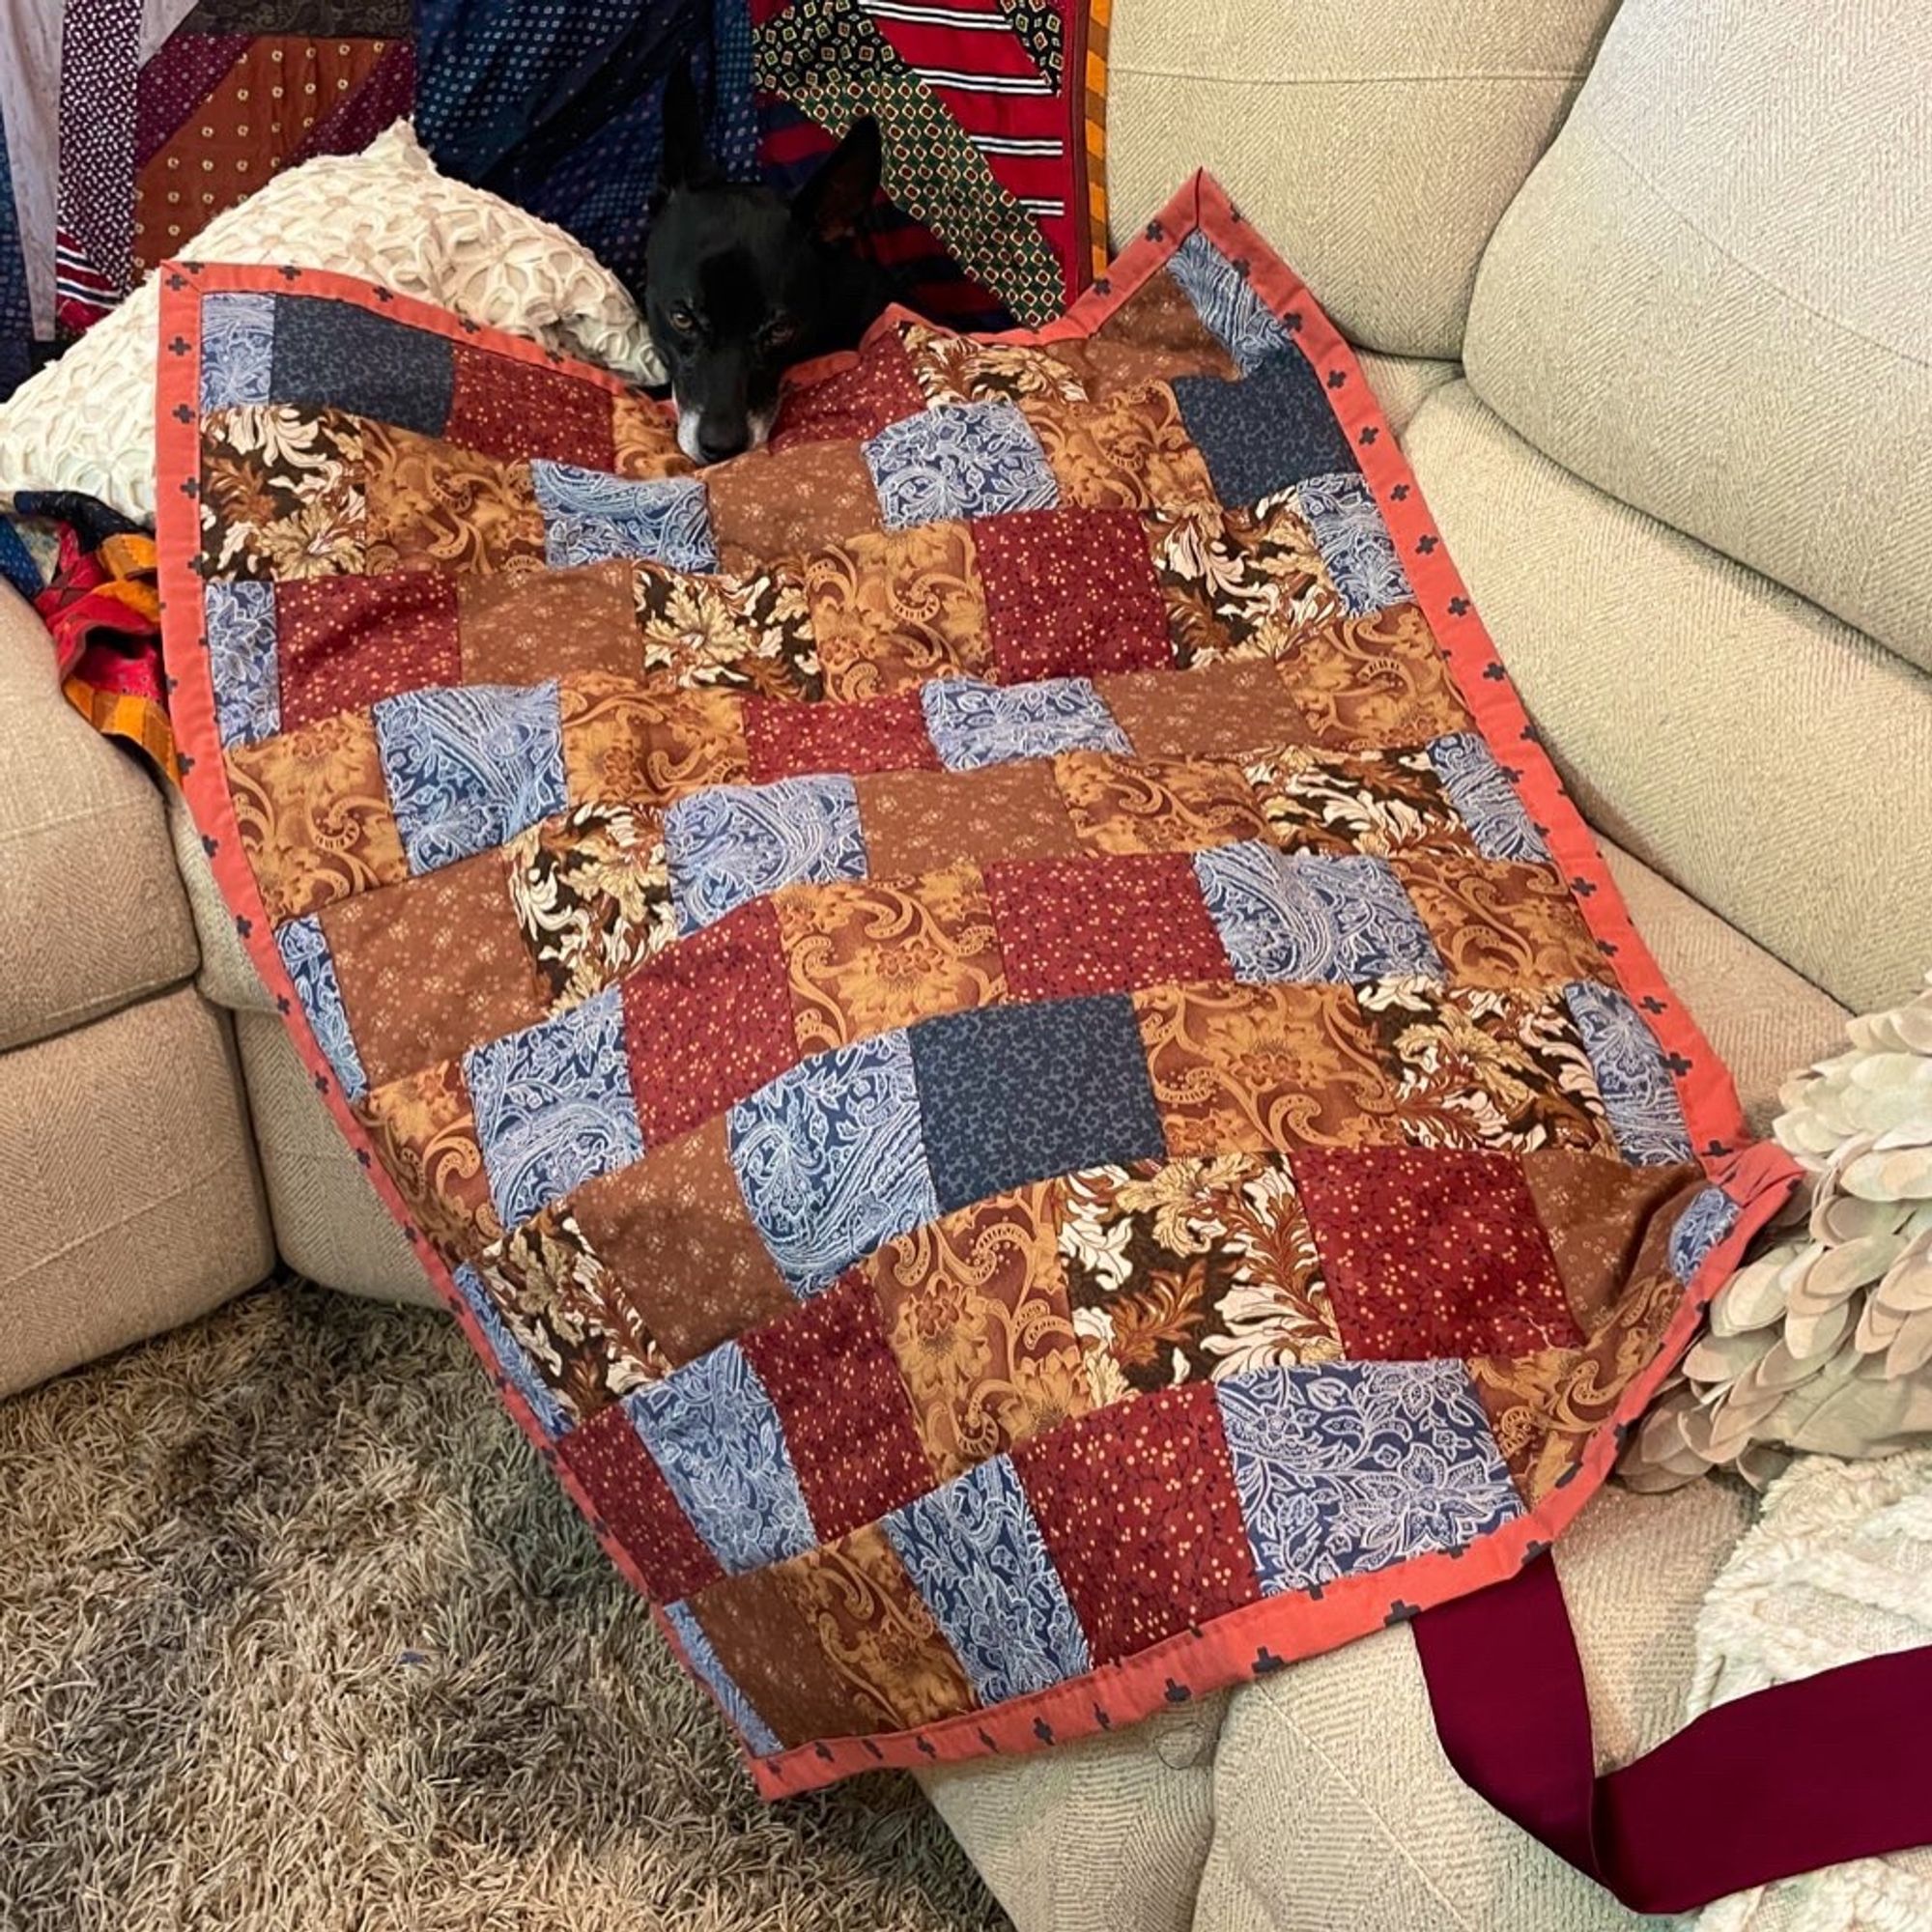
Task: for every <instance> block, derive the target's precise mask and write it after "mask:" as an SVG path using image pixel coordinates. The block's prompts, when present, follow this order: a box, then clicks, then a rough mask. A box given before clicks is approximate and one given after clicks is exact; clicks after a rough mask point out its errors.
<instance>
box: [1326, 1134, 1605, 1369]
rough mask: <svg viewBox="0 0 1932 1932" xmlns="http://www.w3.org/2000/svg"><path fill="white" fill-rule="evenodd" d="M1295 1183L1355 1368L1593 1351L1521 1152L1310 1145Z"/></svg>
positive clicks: (1343, 1337)
mask: <svg viewBox="0 0 1932 1932" xmlns="http://www.w3.org/2000/svg"><path fill="white" fill-rule="evenodd" d="M1294 1175H1295V1179H1296V1180H1297V1181H1298V1182H1299V1183H1300V1187H1301V1198H1302V1201H1303V1203H1304V1205H1305V1206H1306V1208H1307V1209H1308V1219H1309V1225H1310V1226H1311V1227H1312V1228H1313V1229H1314V1231H1315V1240H1316V1245H1317V1246H1318V1247H1319V1248H1320V1250H1321V1264H1322V1268H1323V1271H1324V1272H1325V1273H1326V1275H1327V1278H1328V1290H1329V1294H1330V1296H1331V1297H1332V1299H1333V1301H1334V1305H1335V1314H1336V1318H1337V1320H1338V1321H1339V1322H1340V1324H1341V1329H1342V1339H1343V1341H1344V1343H1345V1344H1346V1346H1347V1350H1348V1352H1349V1354H1350V1357H1351V1358H1354V1359H1361V1358H1364V1357H1378V1358H1381V1359H1384V1360H1392V1361H1422V1360H1425V1359H1428V1358H1430V1357H1433V1356H1447V1355H1485V1354H1518V1355H1522V1354H1533V1353H1534V1352H1535V1351H1536V1350H1539V1349H1556V1348H1575V1347H1577V1345H1578V1344H1579V1343H1580V1342H1581V1341H1582V1339H1583V1337H1582V1332H1581V1330H1580V1329H1578V1327H1577V1322H1576V1318H1575V1317H1574V1316H1573V1315H1572V1314H1571V1312H1570V1304H1569V1302H1568V1300H1567V1299H1566V1298H1565V1296H1564V1293H1563V1283H1562V1280H1561V1278H1560V1276H1559V1275H1558V1273H1557V1268H1556V1258H1555V1255H1554V1254H1553V1253H1552V1252H1551V1249H1550V1245H1549V1240H1548V1236H1546V1235H1545V1234H1544V1232H1543V1223H1542V1221H1541V1220H1540V1219H1539V1218H1538V1216H1537V1212H1536V1200H1535V1197H1534V1196H1533V1195H1532V1194H1531V1193H1530V1191H1529V1185H1528V1183H1527V1182H1526V1181H1525V1180H1524V1179H1523V1174H1522V1169H1521V1167H1520V1165H1519V1164H1518V1162H1517V1161H1516V1160H1515V1159H1513V1158H1512V1157H1511V1156H1509V1155H1507V1154H1499V1153H1486V1152H1475V1151H1466V1150H1461V1149H1455V1148H1427V1149H1423V1148H1397V1147H1383V1148H1350V1149H1310V1150H1308V1151H1305V1152H1302V1153H1299V1154H1297V1155H1296V1156H1295V1158H1294Z"/></svg>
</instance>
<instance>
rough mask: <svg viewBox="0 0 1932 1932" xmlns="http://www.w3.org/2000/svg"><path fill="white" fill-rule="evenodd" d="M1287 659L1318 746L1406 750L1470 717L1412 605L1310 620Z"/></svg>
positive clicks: (1463, 726) (1463, 725)
mask: <svg viewBox="0 0 1932 1932" xmlns="http://www.w3.org/2000/svg"><path fill="white" fill-rule="evenodd" d="M1285 663H1286V667H1287V674H1288V677H1289V679H1290V681H1291V688H1292V689H1293V693H1294V696H1295V699H1296V701H1297V702H1298V703H1299V704H1300V706H1301V710H1302V715H1303V716H1304V717H1305V718H1306V719H1307V720H1308V724H1309V730H1310V734H1311V736H1312V737H1313V738H1314V740H1315V742H1316V743H1317V744H1318V745H1326V746H1329V747H1331V748H1332V749H1334V750H1337V751H1350V750H1357V749H1368V748H1373V747H1376V746H1378V745H1390V746H1397V747H1402V748H1407V747H1409V746H1413V745H1420V744H1424V743H1426V742H1427V741H1428V740H1429V739H1431V738H1435V737H1437V736H1439V735H1441V734H1442V733H1444V732H1458V731H1466V730H1468V729H1469V728H1470V727H1471V725H1473V723H1474V721H1473V720H1472V719H1471V718H1470V716H1469V709H1468V706H1467V705H1465V704H1464V703H1463V699H1462V697H1461V696H1460V695H1459V693H1458V692H1457V690H1456V682H1455V680H1454V679H1453V678H1452V677H1451V676H1450V675H1449V667H1448V665H1447V663H1446V662H1445V661H1444V659H1443V656H1442V653H1441V651H1440V649H1438V648H1437V646H1436V642H1435V638H1434V637H1433V636H1432V635H1431V633H1430V629H1429V626H1428V624H1427V623H1426V622H1425V621H1424V620H1423V615H1422V612H1421V611H1418V610H1417V609H1416V608H1415V606H1414V605H1413V604H1394V605H1391V606H1390V607H1389V608H1388V609H1387V610H1386V611H1377V612H1376V614H1375V615H1374V616H1372V617H1338V618H1336V619H1334V620H1333V621H1332V622H1325V623H1320V624H1313V625H1309V626H1307V627H1306V628H1304V629H1302V630H1299V631H1297V632H1295V634H1294V636H1293V639H1292V641H1291V644H1290V647H1289V650H1288V654H1287V658H1286V660H1285ZM1450 796H1451V798H1452V799H1453V798H1454V797H1455V793H1454V791H1453V790H1452V791H1451V793H1450Z"/></svg>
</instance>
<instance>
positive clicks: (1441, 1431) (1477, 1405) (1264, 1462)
mask: <svg viewBox="0 0 1932 1932" xmlns="http://www.w3.org/2000/svg"><path fill="white" fill-rule="evenodd" d="M1214 1399H1215V1401H1216V1402H1217V1403H1219V1405H1220V1407H1221V1426H1222V1429H1223V1430H1224V1432H1225V1433H1226V1435H1227V1437H1228V1455H1229V1460H1230V1461H1231V1462H1232V1463H1233V1464H1234V1468H1235V1490H1236V1493H1237V1494H1238V1495H1239V1497H1240V1499H1241V1518H1242V1520H1243V1521H1244V1522H1245V1523H1246V1525H1247V1531H1248V1547H1249V1548H1250V1549H1251V1550H1252V1551H1253V1552H1254V1559H1255V1574H1256V1575H1257V1576H1258V1577H1260V1578H1261V1585H1262V1593H1263V1595H1264V1596H1270V1597H1272V1596H1279V1595H1280V1594H1281V1593H1282V1592H1283V1591H1285V1590H1306V1589H1310V1588H1320V1586H1321V1585H1322V1584H1323V1583H1330V1582H1333V1581H1334V1580H1335V1579H1336V1578H1337V1577H1355V1576H1360V1575H1362V1574H1363V1573H1365V1572H1367V1571H1371V1570H1386V1569H1387V1568H1388V1567H1389V1565H1390V1564H1392V1563H1400V1562H1402V1561H1404V1559H1405V1558H1406V1557H1410V1556H1419V1555H1423V1554H1425V1553H1426V1552H1428V1551H1430V1550H1435V1549H1461V1548H1464V1547H1465V1546H1467V1545H1468V1544H1470V1543H1472V1542H1474V1541H1475V1539H1476V1538H1477V1537H1479V1536H1482V1535H1484V1534H1485V1533H1486V1532H1487V1531H1490V1530H1492V1529H1497V1528H1500V1527H1501V1525H1502V1524H1504V1523H1506V1522H1508V1521H1509V1520H1511V1518H1513V1517H1517V1516H1520V1515H1521V1513H1522V1501H1521V1498H1520V1496H1519V1495H1518V1494H1517V1492H1516V1489H1515V1486H1514V1485H1513V1484H1512V1483H1511V1481H1510V1475H1509V1470H1508V1468H1507V1467H1506V1466H1505V1464H1504V1463H1503V1460H1502V1457H1501V1455H1500V1453H1499V1452H1498V1451H1497V1448H1496V1443H1495V1438H1494V1437H1493V1436H1492V1435H1491V1434H1490V1430H1489V1425H1488V1423H1487V1421H1486V1420H1485V1418H1484V1415H1483V1405H1482V1403H1481V1401H1480V1400H1479V1399H1478V1398H1477V1395H1476V1391H1475V1389H1474V1387H1473V1386H1472V1384H1471V1383H1470V1380H1469V1377H1468V1374H1467V1372H1466V1371H1465V1370H1464V1369H1463V1365H1462V1364H1461V1363H1460V1362H1453V1361H1437V1362H1324V1363H1322V1364H1321V1367H1319V1368H1306V1369H1299V1368H1284V1369H1262V1370H1258V1371H1256V1372H1254V1373H1252V1374H1248V1375H1239V1376H1229V1377H1227V1378H1224V1379H1223V1380H1221V1381H1217V1382H1216V1383H1215V1384H1214Z"/></svg>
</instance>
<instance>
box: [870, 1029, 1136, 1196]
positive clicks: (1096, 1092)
mask: <svg viewBox="0 0 1932 1932" xmlns="http://www.w3.org/2000/svg"><path fill="white" fill-rule="evenodd" d="M911 1041H912V1048H911V1060H912V1065H913V1066H914V1067H915V1068H916V1069H917V1073H918V1080H919V1098H920V1103H921V1105H922V1107H923V1111H924V1116H925V1150H926V1155H927V1158H928V1159H929V1160H930V1161H931V1177H932V1183H933V1185H934V1187H935V1189H936V1192H937V1197H938V1201H937V1206H936V1207H935V1208H934V1209H933V1212H934V1213H938V1212H940V1211H942V1210H944V1211H947V1212H950V1211H951V1210H952V1209H953V1208H963V1207H965V1206H966V1205H967V1204H968V1203H969V1202H973V1201H978V1200H980V1199H981V1198H982V1197H983V1196H985V1195H988V1194H996V1193H998V1192H999V1191H1000V1190H1001V1189H1002V1188H1007V1187H1017V1186H1019V1185H1020V1184H1022V1183H1023V1182H1025V1181H1029V1180H1041V1179H1047V1178H1048V1177H1049V1176H1052V1175H1056V1174H1064V1173H1065V1172H1066V1171H1067V1170H1068V1169H1070V1168H1078V1167H1099V1166H1103V1165H1106V1164H1108V1163H1112V1162H1120V1161H1129V1160H1144V1159H1148V1158H1157V1157H1158V1156H1160V1155H1161V1154H1164V1153H1165V1152H1166V1151H1167V1149H1166V1145H1165V1143H1164V1142H1163V1140H1162V1138H1161V1127H1160V1117H1159V1115H1158V1114H1157V1113H1156V1112H1155V1109H1154V1103H1153V1095H1152V1094H1151V1092H1150V1091H1149V1088H1148V1073H1147V1065H1146V1058H1145V1052H1144V1049H1143V1048H1142V1045H1141V1039H1140V1034H1139V1030H1138V1029H1137V1028H1136V1027H1135V1025H1134V1013H1133V1009H1132V1007H1131V1006H1130V1005H1129V1004H1128V1002H1127V1001H1126V1000H1125V999H1123V998H1119V997H1114V996H1111V995H1101V996H1099V997H1096V998H1093V999H1081V1000H1057V1001H1055V1002H1053V1003H1052V1004H1051V1005H1047V1006H1037V1007H994V1008H990V1009H987V1010H985V1011H983V1012H973V1013H952V1014H949V1015H948V1016H946V1017H945V1018H943V1019H932V1020H926V1021H923V1023H922V1024H921V1025H919V1026H916V1027H914V1028H913V1029H912V1033H911ZM895 1232H896V1230H895Z"/></svg>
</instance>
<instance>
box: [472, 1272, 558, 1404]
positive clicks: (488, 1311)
mask: <svg viewBox="0 0 1932 1932" xmlns="http://www.w3.org/2000/svg"><path fill="white" fill-rule="evenodd" d="M450 1274H451V1277H452V1278H453V1279H454V1281H455V1283H456V1287H457V1291H458V1293H461V1295H462V1296H463V1299H464V1301H465V1303H466V1304H467V1305H468V1307H469V1312H470V1314H472V1315H473V1316H475V1318H476V1325H477V1326H478V1327H479V1328H481V1329H482V1331H483V1338H484V1340H485V1341H487V1342H488V1343H489V1345H490V1353H491V1356H492V1357H493V1358H494V1360H495V1361H496V1364H497V1373H498V1374H499V1375H500V1376H501V1377H502V1378H503V1379H504V1380H505V1381H506V1382H508V1383H509V1384H510V1386H511V1387H512V1388H513V1389H515V1390H516V1392H517V1393H518V1394H519V1395H520V1396H522V1397H523V1399H524V1401H525V1402H526V1404H527V1405H528V1406H529V1411H530V1413H531V1414H532V1415H534V1416H535V1417H536V1419H537V1421H538V1422H539V1423H541V1424H542V1426H543V1433H544V1434H545V1435H548V1436H549V1437H550V1439H551V1440H552V1441H553V1442H554V1441H555V1440H556V1439H557V1437H558V1436H559V1435H565V1434H566V1433H567V1432H568V1431H569V1430H570V1429H571V1428H572V1427H574V1425H573V1423H572V1421H571V1419H570V1417H569V1415H568V1414H566V1413H565V1411H564V1407H563V1405H562V1404H561V1403H560V1402H558V1401H557V1399H556V1397H555V1396H554V1395H553V1394H552V1393H551V1391H550V1390H549V1389H548V1388H547V1387H546V1386H545V1385H544V1381H543V1378H542V1377H541V1376H539V1375H538V1374H537V1372H536V1370H535V1369H534V1368H533V1367H532V1366H531V1364H530V1358H529V1356H528V1354H527V1353H526V1351H525V1350H524V1347H523V1345H522V1344H521V1343H520V1342H519V1341H518V1340H517V1338H516V1337H515V1336H514V1335H512V1334H511V1333H510V1328H509V1324H508V1323H507V1322H506V1321H504V1320H503V1311H502V1310H501V1309H500V1308H498V1307H497V1303H496V1301H495V1299H494V1298H493V1296H492V1295H491V1293H490V1291H489V1290H488V1289H487V1288H485V1287H484V1286H483V1278H482V1276H481V1275H479V1274H478V1273H477V1272H476V1270H475V1269H474V1268H473V1267H471V1266H470V1265H469V1263H468V1262H465V1263H463V1264H462V1265H461V1266H459V1267H455V1268H452V1269H451V1270H450Z"/></svg>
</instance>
